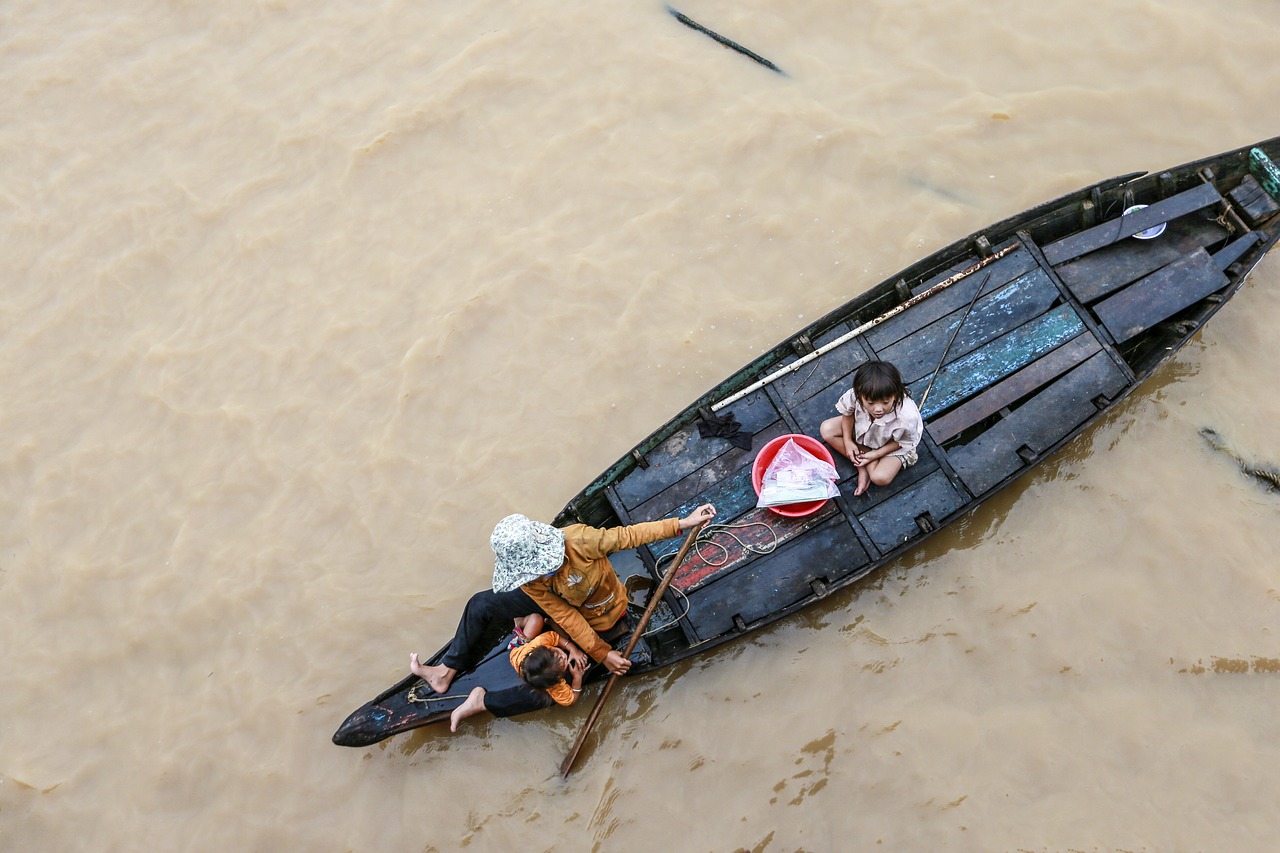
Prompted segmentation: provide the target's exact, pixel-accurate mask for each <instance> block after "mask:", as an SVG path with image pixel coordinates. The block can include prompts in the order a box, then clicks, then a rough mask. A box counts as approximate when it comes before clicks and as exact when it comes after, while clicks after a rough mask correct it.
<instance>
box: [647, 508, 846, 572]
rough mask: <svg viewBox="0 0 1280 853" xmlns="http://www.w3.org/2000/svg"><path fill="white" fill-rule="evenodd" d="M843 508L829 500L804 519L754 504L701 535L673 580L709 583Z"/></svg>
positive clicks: (663, 567)
mask: <svg viewBox="0 0 1280 853" xmlns="http://www.w3.org/2000/svg"><path fill="white" fill-rule="evenodd" d="M839 511H840V510H839V508H838V507H837V506H836V504H835V502H834V501H831V502H828V503H827V504H826V505H825V506H824V507H822V509H820V510H818V511H817V512H815V513H814V514H813V515H806V516H803V517H801V518H792V517H788V516H784V515H778V514H777V513H776V512H773V511H771V510H769V509H767V508H763V507H753V508H752V509H750V510H748V511H747V512H746V513H744V514H742V515H740V516H739V517H737V518H735V519H734V520H733V521H732V522H730V523H729V524H728V525H723V524H721V523H719V522H717V523H716V524H714V525H712V526H711V527H710V528H709V529H708V530H707V532H706V533H705V534H703V536H700V537H699V541H698V543H697V544H696V545H695V547H693V548H691V549H690V551H689V554H688V556H687V557H685V561H684V562H683V563H682V564H681V565H680V568H679V569H677V570H676V575H675V577H674V578H672V580H671V583H672V585H674V586H675V587H677V588H679V589H681V590H683V591H685V592H689V591H690V590H694V589H697V588H698V587H701V586H705V585H706V584H708V583H711V582H712V581H714V580H715V579H716V578H717V577H719V576H720V575H721V574H723V573H725V572H731V571H733V570H735V569H737V568H739V567H741V566H743V565H745V564H746V563H749V562H751V561H752V560H754V559H759V558H760V557H763V556H765V555H767V554H770V553H772V552H773V551H774V550H775V549H777V548H780V547H782V545H784V544H785V543H786V542H788V541H789V540H791V539H794V538H795V537H796V536H798V535H800V534H801V533H803V532H805V531H806V530H809V529H810V528H812V527H817V526H818V525H819V524H821V523H822V522H824V521H826V520H827V519H828V518H830V517H831V516H832V515H835V514H837V513H839ZM663 569H665V565H663V566H659V571H660V572H661V571H662V570H663Z"/></svg>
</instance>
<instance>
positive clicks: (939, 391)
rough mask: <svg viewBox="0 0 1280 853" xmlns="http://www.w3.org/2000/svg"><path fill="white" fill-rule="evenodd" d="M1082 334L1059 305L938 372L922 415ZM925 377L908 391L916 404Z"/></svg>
mask: <svg viewBox="0 0 1280 853" xmlns="http://www.w3.org/2000/svg"><path fill="white" fill-rule="evenodd" d="M1084 331H1085V327H1084V323H1083V322H1081V320H1080V317H1079V316H1077V315H1076V313H1075V311H1074V310H1073V309H1072V308H1071V306H1069V305H1060V306H1058V307H1057V308H1054V309H1053V310H1051V311H1048V312H1046V313H1044V314H1042V315H1040V316H1039V317H1037V318H1036V319H1035V320H1033V321H1031V322H1029V323H1027V324H1025V325H1023V326H1020V327H1018V328H1017V329H1014V330H1013V331H1011V332H1009V333H1008V334H1006V335H1003V336H1001V337H999V338H997V339H996V340H994V341H992V342H991V343H989V344H987V345H986V346H983V347H981V348H979V349H977V350H974V351H973V352H971V353H969V354H968V355H965V356H962V357H960V358H958V359H956V360H954V361H951V362H950V363H948V364H946V365H944V366H943V368H942V369H941V370H939V371H938V376H937V379H936V380H934V383H933V388H932V390H931V391H930V392H929V397H928V399H927V400H925V401H924V407H923V411H922V414H923V415H924V417H925V419H926V420H928V419H929V418H930V417H932V416H933V415H934V414H937V413H939V412H942V411H945V410H946V409H948V408H950V407H951V406H954V405H956V404H957V403H960V402H962V401H964V400H965V399H967V398H969V397H972V396H974V395H975V394H978V393H979V392H981V391H982V390H984V389H986V388H989V387H990V386H992V385H994V384H995V383H996V382H999V381H1000V380H1001V379H1003V378H1005V377H1006V376H1008V375H1010V374H1011V373H1013V372H1015V371H1017V370H1020V369H1021V368H1023V367H1025V366H1027V365H1028V364H1030V363H1031V362H1033V361H1035V360H1036V359H1037V358H1040V357H1041V356H1043V355H1045V354H1046V353H1048V352H1050V351H1052V350H1054V349H1056V348H1057V347H1059V346H1061V345H1062V344H1064V343H1066V342H1067V341H1069V340H1071V339H1072V338H1074V337H1076V336H1077V335H1079V334H1081V333H1082V332H1084ZM928 382H929V377H924V378H922V379H919V380H917V381H916V382H915V383H914V384H912V385H911V386H910V387H909V391H910V393H911V397H912V398H913V399H915V400H920V399H921V397H922V396H923V394H924V392H925V388H926V386H927V385H928Z"/></svg>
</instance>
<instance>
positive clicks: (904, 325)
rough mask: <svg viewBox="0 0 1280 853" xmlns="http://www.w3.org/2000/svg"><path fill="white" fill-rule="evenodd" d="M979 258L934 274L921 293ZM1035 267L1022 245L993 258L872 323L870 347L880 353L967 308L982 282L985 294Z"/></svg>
mask: <svg viewBox="0 0 1280 853" xmlns="http://www.w3.org/2000/svg"><path fill="white" fill-rule="evenodd" d="M977 260H978V259H977V258H976V257H971V258H968V259H966V260H964V261H962V262H960V263H958V264H956V265H955V266H954V267H952V268H949V269H948V270H946V271H944V272H942V273H939V274H938V275H936V276H933V277H932V278H930V279H929V280H928V281H927V282H926V283H925V285H924V286H921V287H920V288H918V290H919V292H924V291H925V290H927V289H928V288H929V287H932V286H934V285H936V284H938V283H940V282H942V281H945V280H946V279H947V278H949V277H950V276H952V275H954V274H955V273H956V272H959V271H960V270H963V269H967V268H968V267H971V266H973V264H974V263H976V262H977ZM1035 268H1036V260H1035V258H1034V257H1032V255H1031V253H1030V252H1028V251H1027V250H1026V249H1025V248H1022V247H1019V248H1018V249H1017V250H1016V251H1013V252H1010V253H1009V254H1007V255H1005V256H1004V257H1003V258H1001V259H1000V260H998V261H994V262H993V263H992V264H991V265H990V266H988V267H985V268H984V269H981V270H978V271H977V272H975V273H972V274H970V275H969V276H967V277H965V278H962V279H961V280H960V281H957V282H956V283H955V284H953V285H951V286H950V287H948V288H947V289H946V290H942V291H939V292H938V293H935V294H934V295H933V296H930V297H929V298H928V299H924V300H921V301H920V302H918V303H916V304H915V305H913V306H911V307H910V308H908V309H907V310H906V311H903V312H902V313H901V314H897V315H895V316H893V317H890V318H889V319H888V320H885V321H884V322H882V323H880V325H878V326H873V327H872V328H870V329H868V330H867V331H866V333H865V334H863V336H862V337H863V339H864V340H865V341H866V343H867V346H869V347H871V348H872V349H873V350H875V351H877V352H879V351H881V350H884V349H887V348H888V347H890V346H892V345H893V344H895V343H897V342H898V341H900V340H902V339H903V338H905V337H907V336H908V335H911V334H913V333H915V332H917V331H919V330H920V329H923V328H924V327H925V326H927V325H929V324H930V323H932V322H934V321H935V320H938V319H939V318H941V317H945V316H946V315H947V314H950V313H951V312H953V311H956V310H964V308H965V307H967V306H968V304H969V303H970V302H971V301H973V294H974V292H975V291H976V290H977V289H978V287H979V286H980V285H981V286H982V292H983V293H992V292H994V291H996V290H999V289H1000V288H1002V287H1004V286H1005V285H1006V284H1008V283H1009V282H1011V281H1014V280H1015V279H1017V278H1019V277H1021V276H1023V275H1025V274H1026V273H1028V272H1030V271H1031V270H1033V269H1035ZM988 273H990V277H989V278H988V277H987V274H988ZM983 282H985V284H983Z"/></svg>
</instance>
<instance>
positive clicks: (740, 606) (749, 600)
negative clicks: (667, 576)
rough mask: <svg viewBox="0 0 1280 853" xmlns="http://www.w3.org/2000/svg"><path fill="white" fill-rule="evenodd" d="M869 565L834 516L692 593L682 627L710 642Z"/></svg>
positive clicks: (848, 529)
mask: <svg viewBox="0 0 1280 853" xmlns="http://www.w3.org/2000/svg"><path fill="white" fill-rule="evenodd" d="M869 562H870V558H869V557H868V556H867V552H866V550H865V549H864V548H863V547H862V544H861V543H860V542H859V541H858V537H857V536H855V535H854V532H853V528H851V527H850V526H849V523H848V521H846V520H845V519H844V517H843V516H842V515H839V514H833V515H832V516H831V517H829V518H828V519H826V520H825V521H824V522H823V523H821V524H819V525H817V526H816V527H814V528H812V529H811V532H810V533H808V534H807V535H805V536H802V537H799V538H797V539H793V540H791V541H788V542H787V543H786V544H785V545H783V546H782V547H780V548H778V549H777V550H776V551H774V552H773V553H771V554H766V555H763V556H760V557H757V558H756V559H754V560H752V561H751V562H749V563H746V564H745V565H743V566H740V567H738V568H737V569H735V570H734V571H731V572H726V573H721V574H720V575H718V576H717V578H716V579H715V581H714V582H711V583H706V584H704V585H703V586H701V587H699V588H698V589H695V590H693V591H692V592H690V593H688V596H689V602H690V606H691V609H690V612H689V615H688V617H687V618H686V619H684V620H682V621H681V625H682V627H683V628H684V630H685V633H686V635H687V636H689V637H690V639H691V641H692V642H694V643H698V642H702V641H704V640H709V639H711V638H712V637H715V636H718V635H720V634H723V633H724V632H726V631H731V630H733V629H734V628H735V627H736V622H735V620H740V621H741V623H742V624H743V625H750V624H751V623H752V622H754V621H756V620H757V619H763V618H765V617H767V616H770V615H772V614H773V613H775V612H776V611H777V610H779V609H780V608H784V607H788V606H790V605H792V604H795V603H798V602H800V601H801V600H803V599H805V598H807V597H809V596H811V595H813V594H814V592H815V590H814V587H813V582H814V581H815V580H820V581H822V582H824V583H825V584H831V583H834V582H835V581H837V580H839V579H840V578H843V577H845V576H846V575H848V574H850V573H852V572H854V571H856V570H858V569H859V568H861V567H863V566H865V565H866V564H867V563H869ZM673 606H679V605H678V603H677V604H676V605H673ZM676 612H677V613H679V612H681V610H677V611H676Z"/></svg>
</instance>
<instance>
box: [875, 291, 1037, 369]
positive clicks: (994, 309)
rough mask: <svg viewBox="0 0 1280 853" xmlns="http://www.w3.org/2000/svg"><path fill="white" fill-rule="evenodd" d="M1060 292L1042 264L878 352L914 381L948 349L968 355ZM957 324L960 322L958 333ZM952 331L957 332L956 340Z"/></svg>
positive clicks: (955, 355) (1026, 318)
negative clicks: (917, 332)
mask: <svg viewBox="0 0 1280 853" xmlns="http://www.w3.org/2000/svg"><path fill="white" fill-rule="evenodd" d="M978 275H981V273H978ZM1060 296H1061V294H1059V292H1058V288H1057V287H1056V286H1055V285H1054V284H1053V282H1052V281H1051V280H1050V279H1049V276H1048V274H1047V273H1045V271H1044V270H1041V269H1035V270H1031V271H1030V272H1027V273H1025V274H1024V275H1021V276H1019V277H1018V278H1016V279H1014V280H1013V281H1011V282H1009V283H1008V284H1006V285H1005V286H1004V287H1001V288H1000V289H998V290H996V291H995V292H993V293H988V294H987V295H985V296H983V297H981V298H980V299H979V300H978V301H977V302H975V303H974V304H973V310H972V311H970V310H969V306H968V305H964V306H961V307H959V308H957V309H956V310H955V311H952V312H951V313H950V314H948V315H946V316H945V317H942V318H940V319H938V320H936V321H934V322H933V323H931V324H929V325H927V326H925V327H924V328H923V329H921V333H920V334H919V335H915V336H913V337H911V338H908V339H907V340H903V341H898V342H897V343H895V344H893V345H891V346H889V347H886V348H885V349H883V350H880V351H879V352H878V353H877V355H878V356H879V357H880V358H882V359H884V360H885V361H889V362H892V363H893V364H894V365H895V366H896V367H897V368H898V370H899V371H900V372H901V373H902V378H903V381H905V382H906V383H907V384H908V385H910V384H911V383H912V382H915V381H916V380H918V379H920V378H921V377H922V376H928V375H929V374H931V373H932V372H933V370H934V368H936V367H937V366H938V361H939V360H940V359H941V358H942V354H943V352H944V351H945V352H946V354H947V358H948V359H950V360H954V359H957V358H960V357H961V356H963V355H967V354H968V353H971V352H973V351H974V350H975V349H977V348H978V347H980V346H982V345H983V344H986V343H988V342H990V341H992V340H994V339H995V338H998V337H1000V336H1001V335H1003V334H1005V333H1006V332H1009V331H1011V330H1012V329H1015V328H1017V327H1018V326H1020V325H1022V324H1023V323H1026V322H1028V321H1030V320H1031V319H1033V318H1035V317H1037V316H1039V315H1040V314H1043V313H1044V312H1045V311H1047V310H1049V308H1050V307H1052V305H1053V304H1054V302H1056V301H1057V300H1058V299H1059V298H1060ZM962 320H963V322H964V325H963V326H961V325H960V323H961V321H962ZM957 326H959V327H960V328H959V332H958V333H957V331H956V328H957ZM952 335H955V340H954V342H952ZM948 342H951V348H950V349H947V344H948Z"/></svg>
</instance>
